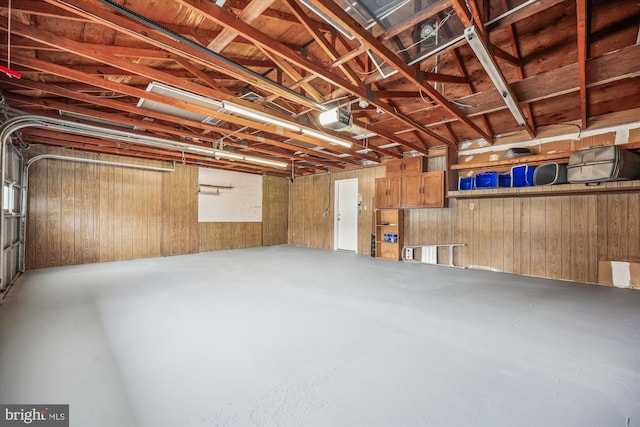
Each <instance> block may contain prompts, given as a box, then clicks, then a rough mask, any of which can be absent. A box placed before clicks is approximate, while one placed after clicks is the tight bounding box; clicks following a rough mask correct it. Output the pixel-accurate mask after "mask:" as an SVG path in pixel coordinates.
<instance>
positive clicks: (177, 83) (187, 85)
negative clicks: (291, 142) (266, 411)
mask: <svg viewBox="0 0 640 427" xmlns="http://www.w3.org/2000/svg"><path fill="white" fill-rule="evenodd" d="M4 25H5V24H3V23H0V28H3V26H4ZM5 28H6V27H5ZM29 28H30V27H28V26H26V25H23V24H21V23H19V22H14V23H12V29H15V31H16V32H17V33H18V34H22V35H27V36H28V37H30V38H33V39H36V40H38V41H41V42H43V43H48V44H52V45H58V46H60V48H61V49H65V50H67V51H69V52H72V53H75V54H78V55H81V56H84V57H88V58H90V57H93V58H94V59H97V60H101V61H103V62H105V63H108V62H109V61H110V62H111V64H112V65H115V66H118V67H120V68H123V69H125V70H127V71H130V72H132V73H136V74H139V75H143V76H145V77H147V78H149V79H150V80H152V81H159V82H162V83H166V84H169V85H173V86H174V87H178V88H180V89H183V90H187V91H190V92H193V93H197V94H201V95H204V96H209V97H211V98H213V99H218V100H229V101H233V102H236V103H238V102H241V101H239V100H237V99H236V98H235V97H232V96H229V95H227V94H226V93H224V92H218V91H215V90H213V89H211V88H207V87H205V86H202V85H199V84H196V83H193V82H191V81H188V80H178V79H175V78H173V77H172V76H168V75H165V74H163V73H162V72H159V71H157V70H155V69H152V68H150V67H145V66H143V65H140V64H136V63H134V62H131V61H128V60H126V59H124V58H109V57H107V56H105V55H103V54H101V53H100V52H97V51H95V50H93V49H90V48H86V47H85V46H83V45H82V44H81V43H77V42H74V41H72V40H68V39H65V38H63V37H59V36H57V35H55V34H52V33H49V32H45V31H42V30H33V31H30V30H29ZM21 61H22V62H21ZM15 62H16V63H18V64H21V65H24V66H28V65H25V62H30V61H29V59H28V58H25V57H21V58H20V60H18V57H17V56H16V59H15ZM34 68H37V67H34ZM40 68H41V70H40V71H45V70H46V71H50V70H47V67H46V66H45V65H41V66H40ZM42 68H44V69H42ZM49 68H52V67H49ZM57 74H58V75H60V76H61V77H67V78H73V79H75V80H78V81H83V82H87V83H88V82H89V81H88V80H87V79H88V77H89V76H86V75H85V76H80V75H78V74H77V73H75V72H74V70H71V69H66V70H65V71H64V72H58V73H57ZM72 75H75V76H76V77H75V78H74V77H71V76H72ZM90 80H91V84H94V85H95V86H98V87H102V88H105V89H108V90H114V91H116V92H120V93H124V94H127V95H130V96H135V97H139V98H141V99H142V98H144V99H151V100H156V101H157V102H161V103H164V104H167V105H172V106H175V107H177V108H182V109H184V110H188V111H193V112H197V113H200V114H204V115H205V116H211V117H215V118H217V119H221V120H224V121H228V122H233V123H236V124H238V125H240V126H249V127H252V128H255V129H259V130H262V131H265V132H270V133H273V132H274V126H269V125H262V124H259V123H256V122H255V121H251V120H247V119H244V118H242V117H239V116H232V115H229V114H224V113H219V112H217V111H214V110H210V109H206V108H204V107H199V106H196V105H193V104H189V103H185V102H183V101H179V100H175V99H173V98H168V97H164V96H159V95H156V94H154V93H151V92H147V91H142V90H139V89H135V88H131V87H130V86H127V85H122V84H119V83H114V82H108V81H107V80H105V79H102V78H99V77H92V78H91V79H90ZM251 108H254V109H258V106H255V107H254V106H253V105H252V106H251ZM269 114H273V113H271V112H269ZM282 136H286V137H289V138H293V139H298V140H301V141H304V142H308V143H312V144H316V145H320V146H323V147H325V148H327V149H329V150H332V151H340V152H342V153H346V154H349V155H352V156H353V157H356V158H361V159H363V160H370V161H377V159H376V158H375V157H372V156H368V155H362V154H358V153H355V152H352V151H350V150H347V149H344V148H341V147H337V146H332V145H331V144H329V143H328V142H324V141H319V140H317V139H314V138H310V137H307V136H305V135H299V134H297V133H294V132H291V131H287V130H283V131H282ZM346 161H349V160H346Z"/></svg>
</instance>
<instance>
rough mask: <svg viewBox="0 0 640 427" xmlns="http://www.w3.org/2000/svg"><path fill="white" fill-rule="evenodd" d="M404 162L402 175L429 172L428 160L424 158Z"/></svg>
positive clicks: (412, 158) (419, 157) (408, 159)
mask: <svg viewBox="0 0 640 427" xmlns="http://www.w3.org/2000/svg"><path fill="white" fill-rule="evenodd" d="M402 161H403V163H404V165H403V168H402V173H407V174H409V173H422V172H425V171H426V170H427V161H428V159H427V158H426V157H424V156H416V157H409V158H407V159H403V160H402Z"/></svg>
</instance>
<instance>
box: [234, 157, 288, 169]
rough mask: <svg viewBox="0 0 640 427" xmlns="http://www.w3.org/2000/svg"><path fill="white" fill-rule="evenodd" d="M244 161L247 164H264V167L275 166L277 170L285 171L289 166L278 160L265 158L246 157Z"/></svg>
mask: <svg viewBox="0 0 640 427" xmlns="http://www.w3.org/2000/svg"><path fill="white" fill-rule="evenodd" d="M244 159H245V160H246V161H247V162H252V163H260V164H263V165H267V166H275V167H277V168H283V169H284V168H286V167H287V166H288V164H287V163H285V162H279V161H277V160H269V159H263V158H260V157H251V156H245V157H244Z"/></svg>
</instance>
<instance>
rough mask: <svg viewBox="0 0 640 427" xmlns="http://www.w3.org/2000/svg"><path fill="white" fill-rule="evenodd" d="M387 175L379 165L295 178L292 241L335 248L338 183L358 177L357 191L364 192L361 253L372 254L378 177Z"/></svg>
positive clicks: (290, 204)
mask: <svg viewBox="0 0 640 427" xmlns="http://www.w3.org/2000/svg"><path fill="white" fill-rule="evenodd" d="M384 175H385V168H384V166H376V167H371V168H365V169H356V170H351V171H344V172H338V173H332V174H322V175H313V176H306V177H300V178H296V179H295V181H294V182H293V183H291V184H290V196H289V243H290V244H292V245H300V246H307V247H311V248H319V249H333V231H334V230H333V227H334V198H335V195H334V188H335V182H336V181H338V180H342V179H352V178H358V192H359V193H360V194H362V209H360V211H359V213H358V253H359V254H365V255H370V254H371V233H373V229H374V226H373V224H374V216H375V211H374V209H373V198H374V193H375V179H376V178H381V177H384ZM365 206H366V210H365V209H364V207H365ZM325 212H326V214H325Z"/></svg>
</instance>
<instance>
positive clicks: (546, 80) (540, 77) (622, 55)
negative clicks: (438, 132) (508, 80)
mask: <svg viewBox="0 0 640 427" xmlns="http://www.w3.org/2000/svg"><path fill="white" fill-rule="evenodd" d="M636 64H640V45H638V44H636V45H632V46H628V47H625V48H622V49H618V50H616V51H613V52H609V53H607V54H604V55H601V56H598V57H595V58H591V59H589V60H587V62H586V87H587V88H593V87H597V86H602V85H606V84H613V83H616V82H620V81H622V80H625V79H633V78H637V77H640V69H638V67H637V65H636ZM513 90H514V92H515V93H516V94H517V95H518V98H519V99H520V100H521V101H522V102H523V103H531V102H536V101H541V100H545V99H551V98H555V97H560V96H563V95H567V94H569V93H574V92H579V90H580V82H579V78H578V64H577V63H573V64H570V65H565V66H563V67H560V68H557V69H554V70H551V71H547V72H544V73H541V74H537V75H535V76H531V77H528V78H526V79H524V80H521V81H518V82H515V83H514V84H513ZM456 101H457V102H459V103H460V104H464V105H467V107H461V108H463V109H464V110H465V112H466V114H467V115H469V116H470V117H476V116H479V115H481V114H488V113H492V112H496V111H502V110H504V109H506V106H505V104H504V102H503V101H502V97H501V96H500V94H499V93H498V91H496V90H495V89H491V90H488V91H485V92H480V93H476V94H473V95H469V96H466V97H462V98H458V99H457V100H456ZM416 114H420V115H422V116H425V117H427V119H428V120H429V126H438V125H440V124H443V123H447V122H451V121H454V118H452V117H450V116H449V115H448V114H447V112H446V111H444V110H443V109H442V108H441V107H440V106H435V107H432V108H425V109H423V110H419V111H416Z"/></svg>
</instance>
